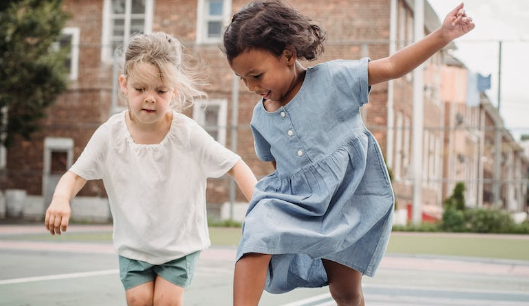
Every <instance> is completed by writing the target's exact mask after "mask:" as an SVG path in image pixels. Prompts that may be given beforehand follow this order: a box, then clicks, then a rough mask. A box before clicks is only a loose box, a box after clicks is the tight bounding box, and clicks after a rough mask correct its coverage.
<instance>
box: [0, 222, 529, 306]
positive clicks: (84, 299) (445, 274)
mask: <svg viewBox="0 0 529 306" xmlns="http://www.w3.org/2000/svg"><path fill="white" fill-rule="evenodd" d="M109 230H110V228H109V227H108V226H103V227H101V226H79V225H72V226H71V227H70V229H69V233H72V232H76V231H78V232H79V231H95V232H98V231H109ZM42 231H43V227H42V226H13V225H2V226H0V306H4V305H5V306H8V305H9V306H27V305H30V306H32V305H35V306H48V305H50V306H51V305H53V306H57V305H72V306H73V305H75V306H85V305H100V306H107V305H108V306H121V305H123V306H124V305H125V302H124V301H125V300H124V291H123V288H122V287H121V282H120V281H119V275H118V264H117V256H116V255H115V253H114V250H113V248H112V246H111V245H110V244H109V243H66V242H62V243H58V242H28V241H19V240H17V239H16V238H15V239H13V234H15V233H20V234H22V233H42ZM7 236H9V237H10V238H9V239H5V237H7ZM234 256H235V250H234V249H233V248H217V247H212V248H210V249H208V250H206V251H204V252H203V253H202V255H201V258H200V260H199V263H198V266H197V272H196V275H195V280H194V281H193V284H192V285H191V287H190V288H189V289H188V290H187V291H186V295H185V305H197V306H224V305H226V306H228V305H231V303H232V300H231V293H232V276H233V258H234ZM364 292H365V296H366V300H367V305H369V306H389V305H392V306H401V305H407V306H426V305H429V306H430V305H433V306H436V305H439V306H440V305H455V306H474V305H476V306H477V305H480V306H487V305H490V306H522V305H525V306H527V305H529V261H500V260H477V259H476V260H471V259H462V258H447V257H445V258H439V257H424V256H423V257H419V256H416V257H414V256H396V255H391V254H388V256H386V257H385V258H384V260H383V261H382V264H381V266H380V269H379V270H378V272H377V275H376V276H375V277H374V278H368V277H366V278H365V280H364ZM260 305H263V306H309V305H310V306H324V305H334V304H333V303H332V299H331V298H330V296H329V294H328V291H327V289H326V288H321V289H300V290H294V291H293V292H291V293H288V294H282V295H272V294H268V293H265V294H264V295H263V299H262V302H261V304H260Z"/></svg>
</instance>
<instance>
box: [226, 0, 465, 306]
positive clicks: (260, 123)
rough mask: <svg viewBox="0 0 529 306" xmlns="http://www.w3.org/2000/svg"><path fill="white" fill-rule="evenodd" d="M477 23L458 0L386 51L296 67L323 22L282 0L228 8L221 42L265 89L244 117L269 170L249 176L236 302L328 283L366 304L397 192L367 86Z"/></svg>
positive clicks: (253, 87)
mask: <svg viewBox="0 0 529 306" xmlns="http://www.w3.org/2000/svg"><path fill="white" fill-rule="evenodd" d="M473 28H474V24H473V22H472V19H471V18H469V17H467V15H466V13H465V11H464V10H463V4H461V5H459V6H458V7H456V8H455V9H454V10H453V11H452V12H450V13H449V14H448V15H447V17H446V18H445V20H444V22H443V24H442V26H441V28H439V29H438V30H436V31H434V32H433V33H431V34H430V35H428V36H427V37H425V38H424V39H422V40H421V41H419V42H417V43H415V44H412V45H410V46H408V47H406V48H404V49H402V50H400V51H398V52H397V53H395V54H394V55H392V56H390V57H386V58H382V59H378V60H373V61H370V60H369V59H367V58H364V59H361V60H358V61H354V60H334V61H330V62H325V63H322V64H318V65H316V66H314V67H310V68H305V67H303V66H302V65H301V64H300V62H299V61H298V59H304V60H309V61H310V60H314V59H316V58H317V57H318V56H319V55H320V54H321V53H322V52H323V41H324V40H325V33H324V31H323V29H322V28H320V27H319V26H318V25H316V24H315V23H314V22H313V21H311V20H310V19H309V18H308V17H306V16H303V15H302V14H300V13H299V12H297V11H296V10H294V9H293V8H291V7H290V6H288V5H287V4H285V3H283V2H281V1H266V2H264V1H255V2H252V3H250V4H249V5H247V6H246V7H244V8H243V9H241V10H240V11H239V12H238V13H236V14H235V15H234V16H233V19H232V22H231V24H230V25H229V26H228V28H227V29H226V31H225V33H224V51H225V53H226V55H227V59H228V61H229V64H230V66H231V68H232V69H233V71H234V72H235V73H236V74H237V76H239V77H240V78H241V79H242V80H243V81H244V83H245V84H246V86H247V87H248V89H249V90H250V91H253V92H255V93H256V94H258V95H259V96H261V98H260V100H259V103H257V105H256V106H255V108H254V112H253V117H252V121H251V128H252V132H253V135H254V139H255V151H256V154H257V156H258V157H259V159H261V160H263V161H269V162H272V163H273V165H274V167H275V171H274V172H273V173H272V174H270V175H268V176H266V177H265V178H263V179H261V180H260V181H259V182H258V184H257V185H256V188H255V191H254V194H253V198H252V200H251V202H250V206H249V209H248V212H247V215H246V219H245V222H244V226H243V235H242V239H241V242H240V244H239V248H238V252H237V263H236V265H235V277H234V305H244V306H248V305H257V304H258V302H259V299H260V297H261V295H262V291H263V289H266V290H267V291H268V292H271V293H282V292H287V291H290V290H292V289H294V288H298V287H321V286H326V285H329V290H330V292H331V295H332V297H333V298H334V300H335V301H336V302H337V304H338V305H364V297H363V294H362V286H361V280H362V275H368V276H373V274H374V273H375V270H376V269H377V266H378V265H379V263H380V260H381V259H382V256H383V254H384V252H385V250H386V246H387V243H388V240H389V235H390V232H391V225H392V213H393V203H394V199H393V191H392V188H391V184H390V181H389V177H388V174H387V171H386V168H385V165H384V160H383V157H382V153H381V151H380V148H379V146H378V144H377V142H376V140H375V139H374V138H373V136H372V134H371V133H370V132H369V131H368V130H367V129H366V127H365V126H364V124H363V122H362V118H361V116H360V107H361V106H362V105H363V104H365V103H367V102H368V96H369V91H370V86H372V85H374V84H378V83H381V82H384V81H388V80H391V79H394V78H398V77H401V76H403V75H405V74H406V73H408V72H410V71H411V70H413V69H414V68H416V67H417V66H419V65H420V64H421V63H423V62H424V61H426V60H427V59H428V58H429V57H430V56H432V55H433V54H434V53H436V52H437V51H439V50H440V49H441V48H443V47H444V46H446V45H447V44H448V43H449V42H451V41H452V40H453V39H455V38H457V37H460V36H462V35H464V34H465V33H467V32H469V31H470V30H472V29H473Z"/></svg>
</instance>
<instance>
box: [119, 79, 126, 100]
mask: <svg viewBox="0 0 529 306" xmlns="http://www.w3.org/2000/svg"><path fill="white" fill-rule="evenodd" d="M119 87H120V88H121V91H123V93H124V94H125V95H126V94H127V77H126V76H125V75H124V74H122V75H120V76H119Z"/></svg>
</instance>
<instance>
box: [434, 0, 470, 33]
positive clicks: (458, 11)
mask: <svg viewBox="0 0 529 306" xmlns="http://www.w3.org/2000/svg"><path fill="white" fill-rule="evenodd" d="M464 6H465V5H464V3H461V4H460V5H458V6H457V7H456V8H455V9H453V10H452V11H451V12H450V13H448V15H446V17H445V20H444V21H443V25H442V27H441V28H442V30H443V32H444V34H445V35H446V36H447V37H448V38H449V40H454V39H456V38H458V37H461V36H463V35H465V34H467V33H468V32H470V31H472V29H474V27H475V26H476V25H475V24H474V22H472V18H471V17H468V16H467V13H466V11H465V9H464Z"/></svg>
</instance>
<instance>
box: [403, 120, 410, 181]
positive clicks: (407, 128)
mask: <svg viewBox="0 0 529 306" xmlns="http://www.w3.org/2000/svg"><path fill="white" fill-rule="evenodd" d="M403 128H404V149H403V150H402V151H403V152H404V156H403V158H402V165H403V167H405V168H403V169H405V172H404V173H405V174H404V175H405V177H406V180H405V183H406V184H407V185H411V184H412V180H411V178H412V173H411V165H410V162H411V158H410V156H411V151H410V146H411V133H412V129H411V119H410V117H408V116H404V127H403Z"/></svg>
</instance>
